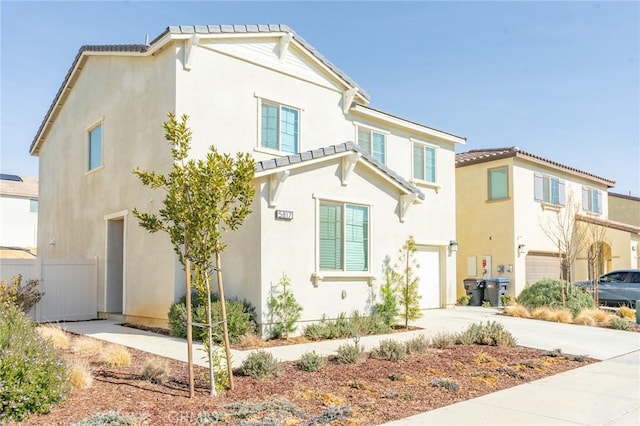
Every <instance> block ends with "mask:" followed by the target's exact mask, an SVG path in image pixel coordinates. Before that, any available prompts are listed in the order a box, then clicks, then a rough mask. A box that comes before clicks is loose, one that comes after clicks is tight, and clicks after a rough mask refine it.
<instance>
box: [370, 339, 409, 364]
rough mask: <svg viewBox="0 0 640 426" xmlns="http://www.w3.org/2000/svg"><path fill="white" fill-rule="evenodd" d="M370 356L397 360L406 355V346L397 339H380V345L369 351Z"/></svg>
mask: <svg viewBox="0 0 640 426" xmlns="http://www.w3.org/2000/svg"><path fill="white" fill-rule="evenodd" d="M371 356H373V357H374V358H380V359H386V360H388V361H394V362H398V361H402V360H403V359H405V358H406V357H407V347H406V345H404V344H402V343H400V342H398V341H397V340H392V339H386V340H383V341H381V342H380V345H379V346H378V347H377V348H374V349H373V350H372V351H371Z"/></svg>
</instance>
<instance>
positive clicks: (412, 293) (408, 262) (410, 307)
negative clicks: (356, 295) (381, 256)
mask: <svg viewBox="0 0 640 426" xmlns="http://www.w3.org/2000/svg"><path fill="white" fill-rule="evenodd" d="M416 251H417V249H416V242H415V240H414V239H413V236H409V238H408V239H407V241H406V242H405V243H404V245H403V246H402V248H401V249H400V257H399V258H398V264H397V265H396V273H395V278H396V279H397V280H398V288H399V290H400V316H401V317H402V318H403V319H404V328H409V321H411V320H417V319H418V318H420V317H422V311H420V299H422V296H421V295H420V292H419V291H418V284H419V282H420V277H418V275H417V274H416V273H417V269H418V268H419V267H420V265H418V262H417V260H416Z"/></svg>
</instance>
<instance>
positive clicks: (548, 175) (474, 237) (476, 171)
mask: <svg viewBox="0 0 640 426" xmlns="http://www.w3.org/2000/svg"><path fill="white" fill-rule="evenodd" d="M613 186H614V182H613V181H611V180H609V179H606V178H602V177H599V176H595V175H593V174H591V173H587V172H584V171H581V170H578V169H575V168H572V167H569V166H566V165H563V164H560V163H557V162H555V161H552V160H549V159H545V158H542V157H539V156H537V155H534V154H531V153H528V152H525V151H522V150H520V149H518V148H515V147H512V148H497V149H477V150H471V151H467V152H462V153H458V154H457V155H456V211H457V236H458V242H459V243H460V248H459V251H458V256H457V259H458V266H457V270H458V278H459V281H460V282H459V284H458V292H459V294H464V288H463V286H462V280H464V279H465V278H466V277H469V278H481V277H486V278H489V277H491V278H494V277H505V278H509V279H510V282H511V286H510V291H509V293H510V294H511V295H517V294H518V293H520V291H521V290H522V289H523V288H524V286H525V285H526V284H527V283H534V282H536V281H538V280H540V279H542V278H545V277H548V278H560V277H561V275H562V274H564V276H565V277H568V278H570V279H571V280H574V281H576V280H584V279H588V278H590V273H591V275H593V274H601V273H604V272H607V271H610V270H613V269H618V268H629V267H633V259H634V257H633V254H634V253H637V248H638V247H637V244H638V243H637V241H638V238H637V236H638V235H639V232H640V229H638V228H635V227H632V226H627V225H624V224H620V223H618V222H615V221H611V220H609V218H608V212H609V206H608V202H607V201H608V197H607V190H608V189H609V188H611V187H613ZM567 209H569V210H567ZM567 212H568V213H569V215H570V216H573V215H574V214H575V217H576V221H575V222H574V223H575V224H576V227H590V228H589V232H586V231H585V232H584V234H583V235H584V237H583V238H582V241H583V242H581V243H580V245H582V246H584V249H583V250H581V251H580V252H579V253H578V254H577V258H576V260H575V262H574V264H573V266H572V269H571V270H570V271H565V272H562V267H561V261H560V260H561V259H560V256H559V250H558V246H557V244H556V243H555V242H554V241H553V240H552V238H550V236H549V234H550V233H552V232H549V230H550V229H552V228H553V227H554V226H557V224H558V223H563V222H564V223H565V224H567V226H565V227H566V228H568V227H569V226H570V224H571V223H572V221H567V220H565V219H563V218H565V217H567V214H566V213H567ZM559 218H560V221H559V220H558V219H559ZM545 229H546V230H547V231H546V232H545ZM589 238H591V239H593V238H595V239H597V241H590V240H585V239H589ZM576 246H579V245H578V244H576ZM594 254H595V257H597V259H594ZM590 265H591V267H590ZM594 265H595V266H594Z"/></svg>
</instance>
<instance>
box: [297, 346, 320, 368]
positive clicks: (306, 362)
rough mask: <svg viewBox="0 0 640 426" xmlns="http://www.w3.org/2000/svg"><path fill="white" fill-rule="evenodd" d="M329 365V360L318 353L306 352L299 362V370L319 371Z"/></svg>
mask: <svg viewBox="0 0 640 426" xmlns="http://www.w3.org/2000/svg"><path fill="white" fill-rule="evenodd" d="M326 364H327V358H326V357H323V356H322V355H320V354H318V353H316V351H312V352H305V353H303V354H302V356H301V357H300V360H299V361H298V368H299V369H300V370H302V371H319V370H321V369H322V368H324V366H325V365H326Z"/></svg>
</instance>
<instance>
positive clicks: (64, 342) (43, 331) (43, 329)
mask: <svg viewBox="0 0 640 426" xmlns="http://www.w3.org/2000/svg"><path fill="white" fill-rule="evenodd" d="M36 330H37V331H38V333H39V334H40V336H41V337H42V338H43V339H45V340H48V341H50V342H51V343H52V344H53V346H55V347H56V348H58V349H67V348H68V347H69V336H67V333H65V331H64V330H63V329H61V328H60V327H58V326H57V325H53V324H45V325H39V326H38V327H37V329H36Z"/></svg>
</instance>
